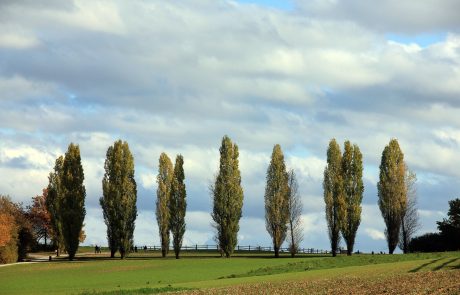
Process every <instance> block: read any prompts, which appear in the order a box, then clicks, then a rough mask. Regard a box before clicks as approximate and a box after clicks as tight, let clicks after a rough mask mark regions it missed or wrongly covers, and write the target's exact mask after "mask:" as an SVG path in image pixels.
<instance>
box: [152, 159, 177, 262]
mask: <svg viewBox="0 0 460 295" xmlns="http://www.w3.org/2000/svg"><path fill="white" fill-rule="evenodd" d="M172 179H173V166H172V163H171V160H170V159H169V157H168V155H166V154H165V153H161V155H160V160H159V166H158V176H157V184H158V188H157V202H156V215H157V222H158V229H159V231H160V240H161V255H162V257H166V255H167V254H168V252H169V224H170V212H169V201H170V198H171V182H172Z"/></svg>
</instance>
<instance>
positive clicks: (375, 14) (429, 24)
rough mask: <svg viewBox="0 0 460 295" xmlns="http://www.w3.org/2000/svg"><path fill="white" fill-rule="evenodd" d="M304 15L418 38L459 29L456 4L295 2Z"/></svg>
mask: <svg viewBox="0 0 460 295" xmlns="http://www.w3.org/2000/svg"><path fill="white" fill-rule="evenodd" d="M296 4H297V6H298V8H300V9H301V11H302V12H303V13H306V14H309V15H312V16H315V17H318V18H329V19H334V20H337V19H341V20H346V21H352V22H357V23H358V24H360V25H363V26H365V27H370V28H372V29H375V30H378V31H381V32H397V33H405V34H418V33H426V32H440V31H451V30H455V31H457V32H458V30H459V29H460V20H459V18H458V17H457V14H456V12H457V11H459V10H460V3H459V2H458V1H456V0H441V1H439V0H425V1H404V2H401V1H396V0H385V1H379V2H370V1H366V2H363V1H358V0H352V1H344V0H337V1H329V0H314V1H296Z"/></svg>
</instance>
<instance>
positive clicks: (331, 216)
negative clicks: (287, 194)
mask: <svg viewBox="0 0 460 295" xmlns="http://www.w3.org/2000/svg"><path fill="white" fill-rule="evenodd" d="M323 189H324V202H325V204H326V221H327V227H328V233H329V240H330V242H331V252H332V256H334V257H335V256H336V255H337V250H338V248H339V244H340V229H341V228H342V225H343V223H344V220H345V219H346V213H347V212H346V201H345V194H344V189H343V178H342V155H341V152H340V147H339V145H338V144H337V142H336V141H335V139H332V140H331V141H330V142H329V147H328V149H327V166H326V168H324V181H323Z"/></svg>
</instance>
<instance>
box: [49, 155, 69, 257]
mask: <svg viewBox="0 0 460 295" xmlns="http://www.w3.org/2000/svg"><path fill="white" fill-rule="evenodd" d="M63 166H64V157H63V156H60V157H59V158H57V159H56V162H55V164H54V171H53V172H51V173H50V175H49V176H48V180H49V183H48V189H47V190H48V195H47V197H46V203H45V204H46V209H47V210H48V212H49V214H50V223H51V238H52V240H53V243H54V245H55V246H56V249H57V256H59V253H60V251H61V250H63V249H64V236H63V234H62V216H61V214H60V204H61V202H62V198H63V196H64V190H63V188H62V183H61V179H62V172H63Z"/></svg>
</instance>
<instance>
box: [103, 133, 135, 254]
mask: <svg viewBox="0 0 460 295" xmlns="http://www.w3.org/2000/svg"><path fill="white" fill-rule="evenodd" d="M104 169H105V174H104V178H103V180H102V192H103V196H102V197H101V198H100V200H99V202H100V204H101V207H102V210H103V214H104V221H105V224H106V225H107V241H108V243H109V248H110V257H114V256H115V252H116V251H117V250H119V251H120V256H121V258H122V259H123V258H124V257H125V256H127V255H128V254H129V249H130V248H131V246H132V245H133V234H134V228H135V221H136V217H137V207H136V200H137V186H136V181H135V180H134V158H133V156H132V154H131V151H130V150H129V146H128V143H127V142H126V141H125V142H123V141H121V140H118V141H116V142H115V143H114V145H113V146H111V147H109V149H108V150H107V157H106V160H105V165H104Z"/></svg>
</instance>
